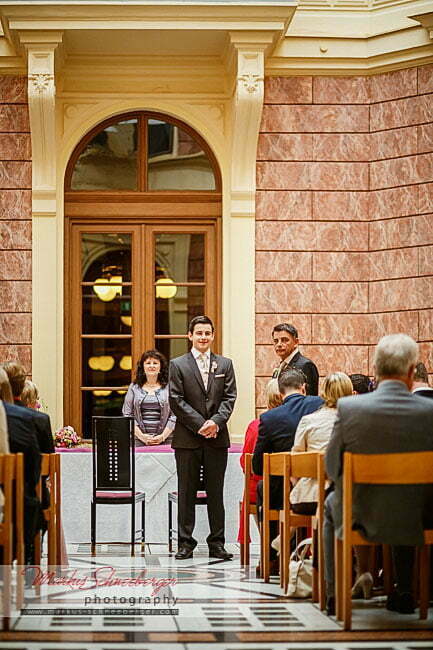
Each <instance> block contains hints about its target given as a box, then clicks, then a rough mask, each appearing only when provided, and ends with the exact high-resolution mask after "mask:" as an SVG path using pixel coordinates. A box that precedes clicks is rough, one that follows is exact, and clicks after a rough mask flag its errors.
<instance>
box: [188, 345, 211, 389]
mask: <svg viewBox="0 0 433 650" xmlns="http://www.w3.org/2000/svg"><path fill="white" fill-rule="evenodd" d="M191 353H192V356H193V357H194V359H195V361H196V363H197V366H198V369H199V370H200V374H201V378H202V379H203V384H204V387H205V388H207V384H208V380H209V367H210V349H208V350H206V352H203V353H202V352H200V351H199V350H197V349H196V348H191Z"/></svg>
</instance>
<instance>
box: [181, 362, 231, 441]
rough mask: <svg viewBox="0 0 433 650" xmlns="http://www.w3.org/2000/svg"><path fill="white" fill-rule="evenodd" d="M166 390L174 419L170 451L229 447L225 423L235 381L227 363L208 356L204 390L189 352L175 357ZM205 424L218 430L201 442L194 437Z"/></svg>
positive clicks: (198, 436) (198, 438) (201, 439)
mask: <svg viewBox="0 0 433 650" xmlns="http://www.w3.org/2000/svg"><path fill="white" fill-rule="evenodd" d="M215 364H216V367H215ZM212 368H214V369H213V370H212ZM169 389H170V407H171V410H172V411H173V413H174V414H175V416H176V425H175V428H174V432H173V442H172V444H171V446H172V447H173V448H174V449H176V448H183V449H197V448H199V447H203V446H209V447H230V438H229V434H228V430H227V421H228V419H229V417H230V416H231V414H232V411H233V407H234V405H235V401H236V380H235V373H234V370H233V364H232V362H231V360H230V359H227V358H226V357H221V356H220V355H218V354H213V353H211V355H210V371H209V380H208V386H207V389H205V387H204V384H203V380H202V378H201V374H200V371H199V369H198V366H197V362H196V360H195V359H194V357H193V355H192V354H191V352H188V354H184V355H183V356H181V357H177V359H173V360H172V361H171V362H170V379H169ZM206 420H213V421H214V422H216V424H217V425H218V426H219V431H218V434H217V437H216V438H204V437H203V436H201V435H199V434H198V433H197V431H198V430H199V429H200V427H201V426H202V425H203V424H204V422H205V421H206Z"/></svg>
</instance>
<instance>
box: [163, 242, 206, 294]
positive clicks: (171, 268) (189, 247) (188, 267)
mask: <svg viewBox="0 0 433 650" xmlns="http://www.w3.org/2000/svg"><path fill="white" fill-rule="evenodd" d="M204 238H205V236H204V234H203V233H197V234H191V235H188V234H183V233H161V234H158V235H155V281H156V282H158V280H159V281H160V282H161V281H162V279H167V280H172V281H173V282H204Z"/></svg>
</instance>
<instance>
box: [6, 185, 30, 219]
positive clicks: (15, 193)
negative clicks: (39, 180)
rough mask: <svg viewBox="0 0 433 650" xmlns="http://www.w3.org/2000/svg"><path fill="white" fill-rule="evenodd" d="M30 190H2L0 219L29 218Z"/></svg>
mask: <svg viewBox="0 0 433 650" xmlns="http://www.w3.org/2000/svg"><path fill="white" fill-rule="evenodd" d="M31 218H32V193H31V190H2V191H1V192H0V219H6V220H7V221H8V220H12V219H31Z"/></svg>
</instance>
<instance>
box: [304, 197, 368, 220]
mask: <svg viewBox="0 0 433 650" xmlns="http://www.w3.org/2000/svg"><path fill="white" fill-rule="evenodd" d="M368 218H369V193H368V192H365V191H364V192H341V191H334V192H313V219H315V220H328V219H329V220H338V221H364V220H368Z"/></svg>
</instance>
